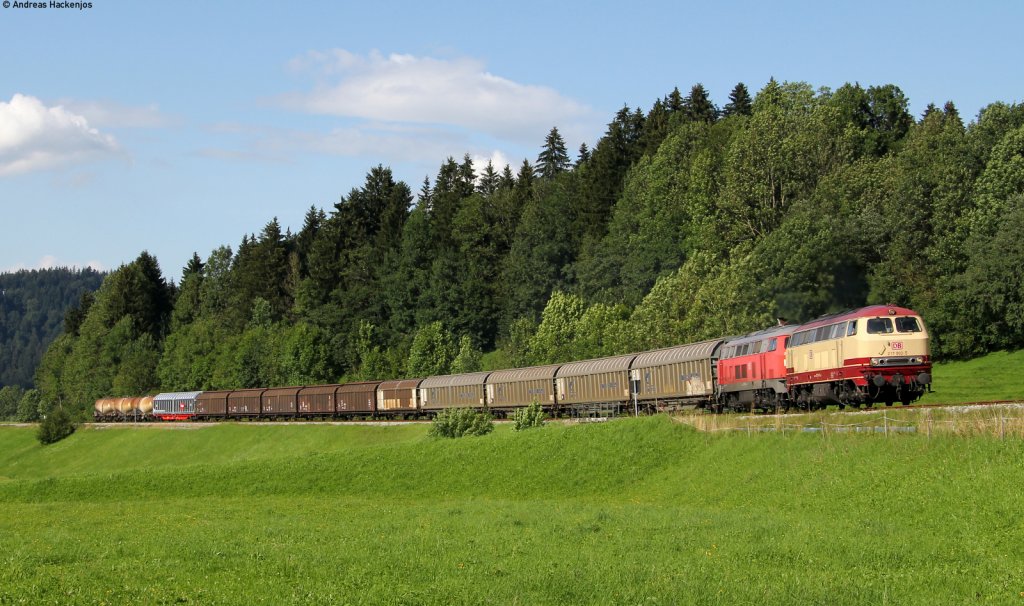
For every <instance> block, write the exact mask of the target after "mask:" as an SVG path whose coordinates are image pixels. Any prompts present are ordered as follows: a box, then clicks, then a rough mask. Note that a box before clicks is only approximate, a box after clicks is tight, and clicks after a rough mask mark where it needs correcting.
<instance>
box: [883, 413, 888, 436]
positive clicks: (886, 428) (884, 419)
mask: <svg viewBox="0 0 1024 606" xmlns="http://www.w3.org/2000/svg"><path fill="white" fill-rule="evenodd" d="M882 423H884V424H885V437H889V415H887V414H886V413H885V411H884V410H883V411H882Z"/></svg>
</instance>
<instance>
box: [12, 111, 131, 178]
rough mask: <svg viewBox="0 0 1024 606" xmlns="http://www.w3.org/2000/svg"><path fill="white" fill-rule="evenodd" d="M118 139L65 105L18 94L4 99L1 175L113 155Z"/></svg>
mask: <svg viewBox="0 0 1024 606" xmlns="http://www.w3.org/2000/svg"><path fill="white" fill-rule="evenodd" d="M116 150H117V142H116V141H115V140H114V138H113V137H111V136H110V135H106V134H103V133H101V132H99V131H98V130H96V129H95V128H93V127H91V126H90V125H89V122H88V120H86V119H85V117H83V116H81V115H78V114H75V113H72V112H70V111H68V110H66V109H64V107H62V106H59V105H58V106H56V107H46V106H45V105H43V103H42V102H41V101H40V100H39V99H36V98H35V97H29V96H26V95H21V94H15V95H14V96H13V97H12V98H11V101H10V102H9V103H4V102H0V177H2V176H6V175H13V174H18V173H25V172H29V171H34V170H43V169H48V168H54V167H57V166H62V165H65V164H68V163H71V162H76V161H83V160H87V159H91V158H93V157H97V156H101V155H104V154H109V153H112V152H115V151H116Z"/></svg>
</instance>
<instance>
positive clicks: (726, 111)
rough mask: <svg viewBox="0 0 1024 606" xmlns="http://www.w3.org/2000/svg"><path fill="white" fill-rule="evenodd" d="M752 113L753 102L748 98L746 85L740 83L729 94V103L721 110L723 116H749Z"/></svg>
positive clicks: (748, 92) (748, 93)
mask: <svg viewBox="0 0 1024 606" xmlns="http://www.w3.org/2000/svg"><path fill="white" fill-rule="evenodd" d="M753 111H754V102H753V100H752V99H751V98H750V91H748V90H747V85H746V84H744V83H742V82H740V83H738V84H737V85H736V86H734V87H733V89H732V92H731V93H729V102H728V103H726V104H725V107H724V108H722V115H723V116H726V117H728V116H749V115H750V114H751V113H752V112H753Z"/></svg>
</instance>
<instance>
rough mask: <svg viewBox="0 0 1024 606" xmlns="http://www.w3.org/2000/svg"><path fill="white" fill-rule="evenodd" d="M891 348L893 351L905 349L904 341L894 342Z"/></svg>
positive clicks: (890, 345) (890, 344)
mask: <svg viewBox="0 0 1024 606" xmlns="http://www.w3.org/2000/svg"><path fill="white" fill-rule="evenodd" d="M889 348H890V349H893V350H898V349H903V342H902V341H893V342H891V343H889Z"/></svg>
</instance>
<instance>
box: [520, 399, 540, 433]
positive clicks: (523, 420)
mask: <svg viewBox="0 0 1024 606" xmlns="http://www.w3.org/2000/svg"><path fill="white" fill-rule="evenodd" d="M545 416H546V415H545V414H544V409H543V408H541V406H540V402H538V401H536V400H534V401H533V402H531V403H530V405H529V406H527V407H526V408H520V409H519V410H517V411H516V412H515V415H513V417H512V422H513V426H512V428H513V429H515V430H516V431H523V430H524V429H530V428H531V427H543V426H544V417H545Z"/></svg>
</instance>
